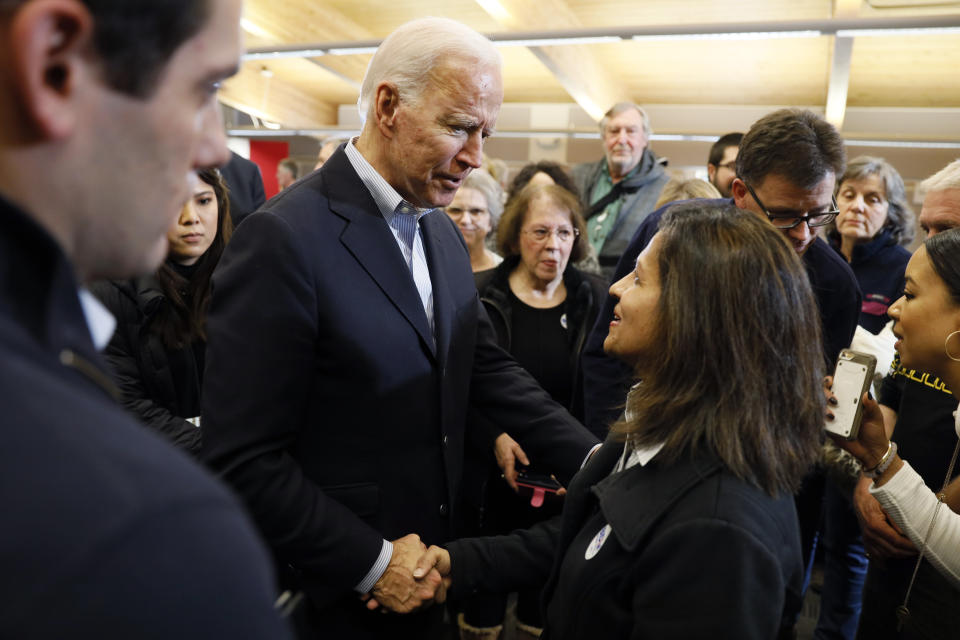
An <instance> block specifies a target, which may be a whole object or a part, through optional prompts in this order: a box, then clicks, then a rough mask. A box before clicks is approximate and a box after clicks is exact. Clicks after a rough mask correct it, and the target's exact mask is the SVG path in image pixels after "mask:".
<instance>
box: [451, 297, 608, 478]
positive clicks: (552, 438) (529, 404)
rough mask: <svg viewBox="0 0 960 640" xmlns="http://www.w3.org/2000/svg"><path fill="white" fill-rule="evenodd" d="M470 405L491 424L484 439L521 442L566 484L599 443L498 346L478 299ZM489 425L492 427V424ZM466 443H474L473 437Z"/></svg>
mask: <svg viewBox="0 0 960 640" xmlns="http://www.w3.org/2000/svg"><path fill="white" fill-rule="evenodd" d="M476 307H477V313H478V317H479V321H478V324H477V342H476V348H475V353H474V363H473V374H472V378H471V384H470V402H471V403H472V404H473V405H474V406H475V407H478V408H479V409H480V411H481V412H482V414H483V416H484V417H485V418H486V420H487V421H488V426H486V427H485V433H484V437H486V438H487V439H489V435H490V434H491V433H492V434H493V435H494V437H496V435H498V432H497V429H499V430H500V432H504V431H505V432H506V433H507V434H509V435H510V437H512V438H513V439H514V440H516V441H517V442H519V443H520V446H521V447H523V449H524V451H525V452H526V453H527V455H528V456H529V457H530V462H531V463H533V464H535V465H536V466H537V467H538V468H541V469H554V470H556V473H557V477H558V479H559V480H560V481H561V483H562V484H564V485H565V484H567V483H568V482H569V481H570V479H571V478H572V477H573V476H574V474H576V472H577V471H579V469H580V467H581V466H582V465H583V462H584V460H585V459H586V456H587V453H589V451H590V449H591V448H592V447H594V446H595V445H596V444H598V443H599V442H600V441H599V439H598V438H597V437H596V436H594V435H593V434H592V433H590V432H589V431H587V429H586V428H584V426H583V425H582V424H580V423H579V422H578V421H577V420H576V419H575V418H574V417H573V416H572V415H570V413H569V412H568V411H567V410H566V409H564V408H563V407H562V406H560V405H559V404H557V403H556V402H555V401H554V400H553V398H551V397H550V395H549V394H548V393H547V392H546V391H544V390H543V389H542V388H541V387H540V385H539V384H537V382H536V380H534V379H533V376H531V375H530V374H529V373H527V372H526V370H524V369H523V367H521V366H520V365H519V364H517V363H516V361H515V360H514V359H513V358H511V357H510V355H509V354H508V353H507V352H506V351H504V350H503V349H502V348H500V347H499V346H498V345H497V342H496V334H495V331H494V328H493V324H492V323H491V322H490V318H489V316H487V311H486V309H485V308H484V306H483V304H482V303H481V302H480V298H479V297H477V298H476ZM490 423H492V425H495V427H494V426H492V425H491V424H490ZM467 437H468V440H470V441H476V440H477V438H476V437H475V436H474V435H473V434H468V436H467Z"/></svg>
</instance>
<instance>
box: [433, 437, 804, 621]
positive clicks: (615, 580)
mask: <svg viewBox="0 0 960 640" xmlns="http://www.w3.org/2000/svg"><path fill="white" fill-rule="evenodd" d="M622 452H623V444H622V443H618V442H614V441H612V440H611V441H607V442H606V443H605V444H604V446H603V447H602V448H601V449H600V450H599V451H598V452H597V453H596V454H595V455H594V456H593V458H591V460H590V462H589V463H587V465H586V467H584V469H583V470H582V471H581V472H580V473H579V474H577V476H576V477H575V478H574V480H573V482H572V483H571V484H570V487H569V493H568V494H567V497H566V501H565V504H564V509H563V514H562V515H561V516H560V517H559V518H555V519H553V520H549V521H547V522H545V523H543V524H541V525H537V526H536V527H533V528H531V529H525V530H518V531H515V532H514V533H512V534H510V535H508V536H499V537H490V538H472V539H471V538H466V539H462V540H457V541H454V542H452V543H449V544H448V545H447V548H448V550H449V551H450V559H451V567H452V578H453V585H452V591H451V597H453V598H459V597H462V596H464V595H467V594H470V593H475V592H479V591H492V592H502V591H511V590H516V589H523V588H530V587H532V586H534V585H537V584H542V583H543V581H544V580H547V583H546V587H545V588H544V592H543V597H544V611H545V617H544V621H545V627H546V630H545V632H544V635H543V637H544V638H549V639H550V640H579V639H582V638H604V639H605V640H616V639H620V638H635V639H640V638H684V639H690V640H692V639H697V638H711V639H712V638H738V639H755V640H771V639H773V638H776V637H777V636H778V635H779V634H781V633H783V627H784V624H785V622H784V621H790V620H793V619H794V618H795V617H796V614H797V612H798V611H799V608H800V605H801V597H800V588H801V583H802V577H803V567H802V562H801V559H800V535H799V526H798V524H797V516H796V511H795V509H794V505H793V497H792V496H790V495H786V496H783V497H779V498H772V497H770V496H769V495H767V494H766V493H764V492H763V491H762V490H760V489H758V488H756V487H754V486H753V485H749V484H747V483H745V482H744V481H742V480H739V479H738V478H736V477H735V476H733V475H732V474H731V473H730V472H729V471H727V470H726V469H725V468H724V467H723V466H722V464H721V463H720V462H719V460H718V459H717V458H716V457H715V456H713V455H710V454H704V455H699V456H690V457H687V458H682V459H681V460H679V461H678V462H676V463H674V464H669V465H667V464H663V463H661V462H659V461H658V460H657V458H654V459H653V460H651V461H650V462H648V463H647V465H646V466H642V467H641V466H639V465H637V466H635V467H631V468H630V469H628V470H626V471H624V472H622V473H618V474H615V475H610V472H611V471H612V470H613V468H614V466H615V465H616V463H617V461H618V460H619V458H620V455H621V454H622ZM607 524H609V525H610V527H611V529H610V532H609V534H608V536H607V538H606V540H605V542H604V543H603V545H602V546H600V547H599V550H598V551H597V553H596V555H594V556H592V557H591V558H589V559H588V558H587V557H586V556H587V555H588V553H587V551H588V549H589V548H590V544H591V541H593V540H594V539H595V536H597V534H598V532H600V531H601V529H602V528H603V527H604V525H607Z"/></svg>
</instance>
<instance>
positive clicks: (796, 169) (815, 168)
mask: <svg viewBox="0 0 960 640" xmlns="http://www.w3.org/2000/svg"><path fill="white" fill-rule="evenodd" d="M846 164H847V151H846V148H845V147H844V145H843V138H841V137H840V134H839V133H838V132H837V130H836V128H834V126H833V125H832V124H830V123H829V122H827V121H826V120H824V119H823V118H821V117H820V116H818V115H817V114H815V113H814V112H812V111H808V110H805V109H778V110H777V111H774V112H773V113H770V114H767V115H765V116H764V117H762V118H760V119H759V120H757V121H756V122H755V123H753V126H752V127H750V130H749V131H747V133H746V135H745V136H744V137H743V140H742V141H741V142H740V150H739V151H738V152H737V177H738V178H740V179H741V180H743V181H744V182H746V183H747V184H749V185H750V186H752V187H758V186H760V185H761V184H762V183H763V181H764V179H765V178H766V177H767V176H768V175H770V174H776V175H781V176H783V177H785V178H787V179H788V180H789V181H790V182H792V183H793V184H795V185H797V186H798V187H800V188H801V189H809V188H811V187H813V186H815V185H816V184H818V183H819V182H820V181H821V180H823V179H824V177H826V175H827V174H828V173H832V174H833V175H834V177H837V178H839V177H840V176H841V175H843V169H844V167H845V166H846Z"/></svg>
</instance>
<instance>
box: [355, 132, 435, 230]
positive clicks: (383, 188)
mask: <svg viewBox="0 0 960 640" xmlns="http://www.w3.org/2000/svg"><path fill="white" fill-rule="evenodd" d="M356 141H357V138H353V139H352V140H350V141H349V142H348V143H347V146H346V148H345V149H344V151H345V152H346V154H347V159H348V160H349V161H350V164H351V165H352V166H353V170H354V171H356V172H357V175H358V176H360V180H361V181H362V182H363V185H364V186H365V187H366V188H367V191H369V192H370V195H371V196H373V201H374V202H375V203H376V204H377V208H378V209H380V213H381V214H383V217H384V218H385V219H386V221H387V223H388V224H389V223H390V222H391V220H393V216H394V213H395V212H396V211H397V207H399V206H400V204H401V203H404V202H405V201H404V199H403V197H402V196H401V195H400V194H399V193H397V190H396V189H394V188H393V187H392V186H390V183H389V182H387V181H386V180H384V179H383V176H381V175H380V174H379V173H378V172H377V170H376V169H374V168H373V165H371V164H370V163H369V162H367V159H366V158H364V157H363V154H361V153H360V150H359V149H357V146H356V144H355V143H356ZM406 204H407V206H408V207H410V208H411V209H413V210H415V211H416V212H417V220H419V219H420V218H422V217H423V216H425V215H426V214H428V213H430V212H431V211H432V209H420V208H417V207H414V206H413V205H412V204H410V203H409V202H407V203H406Z"/></svg>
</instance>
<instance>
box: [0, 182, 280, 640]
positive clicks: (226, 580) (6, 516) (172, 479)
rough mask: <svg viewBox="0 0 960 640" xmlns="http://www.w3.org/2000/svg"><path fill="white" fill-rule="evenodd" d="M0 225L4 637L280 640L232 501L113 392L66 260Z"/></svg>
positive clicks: (3, 211)
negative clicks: (124, 407)
mask: <svg viewBox="0 0 960 640" xmlns="http://www.w3.org/2000/svg"><path fill="white" fill-rule="evenodd" d="M65 215H66V214H65ZM0 228H2V229H3V231H2V232H0V406H2V407H3V418H2V421H0V424H2V425H3V434H4V435H3V447H0V469H2V470H3V472H2V474H0V504H2V505H3V516H2V521H3V524H2V526H0V566H2V567H3V571H0V638H31V639H45V638H51V639H52V638H181V639H184V640H189V639H197V640H200V639H204V640H206V639H208V638H240V637H242V638H271V639H274V638H287V637H289V635H288V633H287V631H286V630H285V628H284V625H283V624H282V623H281V621H280V620H279V619H278V618H277V616H276V614H275V612H274V611H273V606H272V605H273V600H274V597H275V596H274V593H273V584H272V574H271V568H270V562H269V560H268V557H267V554H266V552H265V550H264V548H263V546H262V544H261V543H260V541H259V540H258V538H257V535H256V534H255V533H254V531H253V528H252V527H251V525H250V523H249V521H248V519H247V517H246V515H245V514H244V513H243V511H242V510H241V509H240V507H239V505H238V504H237V502H236V500H235V499H234V498H233V496H232V495H230V493H229V492H228V491H227V490H226V489H225V488H224V487H222V486H221V485H220V483H219V482H217V481H216V480H215V479H214V478H213V477H211V476H210V475H209V474H208V473H206V472H205V471H204V470H203V469H201V468H200V467H199V466H198V465H197V464H195V463H193V462H192V461H190V460H189V459H187V457H186V456H185V455H183V454H181V453H179V452H177V451H176V450H174V448H173V447H171V446H169V445H168V444H167V443H165V442H162V441H161V440H160V439H159V438H157V437H156V436H154V435H153V434H152V433H150V432H148V431H147V430H146V429H144V428H143V427H141V426H140V425H138V424H137V423H136V421H135V420H134V419H133V418H131V417H130V416H129V415H128V414H127V413H126V412H125V411H123V410H122V409H121V408H120V407H119V406H117V404H116V403H115V402H114V400H113V399H112V398H111V396H110V392H109V390H110V389H111V387H112V385H111V383H110V378H109V376H108V375H107V373H106V365H104V363H103V361H102V360H101V358H100V356H99V354H98V353H97V352H96V349H95V348H94V345H93V342H92V340H91V337H90V330H89V328H88V326H87V323H86V320H85V318H84V313H83V310H82V308H81V306H80V302H79V300H78V297H77V281H76V276H75V274H74V271H73V268H72V266H71V265H70V263H69V261H68V260H67V257H66V256H65V255H64V254H63V252H62V251H61V249H60V248H59V247H58V246H57V244H56V243H55V242H54V240H53V239H52V238H51V237H50V236H49V235H48V234H47V233H46V232H45V231H44V230H43V229H41V228H39V227H38V226H37V225H36V224H35V223H34V222H33V221H32V220H31V219H30V218H29V217H28V216H26V215H25V214H23V213H22V212H20V211H18V210H17V209H16V208H15V207H14V206H12V205H11V204H9V203H7V202H6V201H5V200H4V199H3V198H2V197H0Z"/></svg>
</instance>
